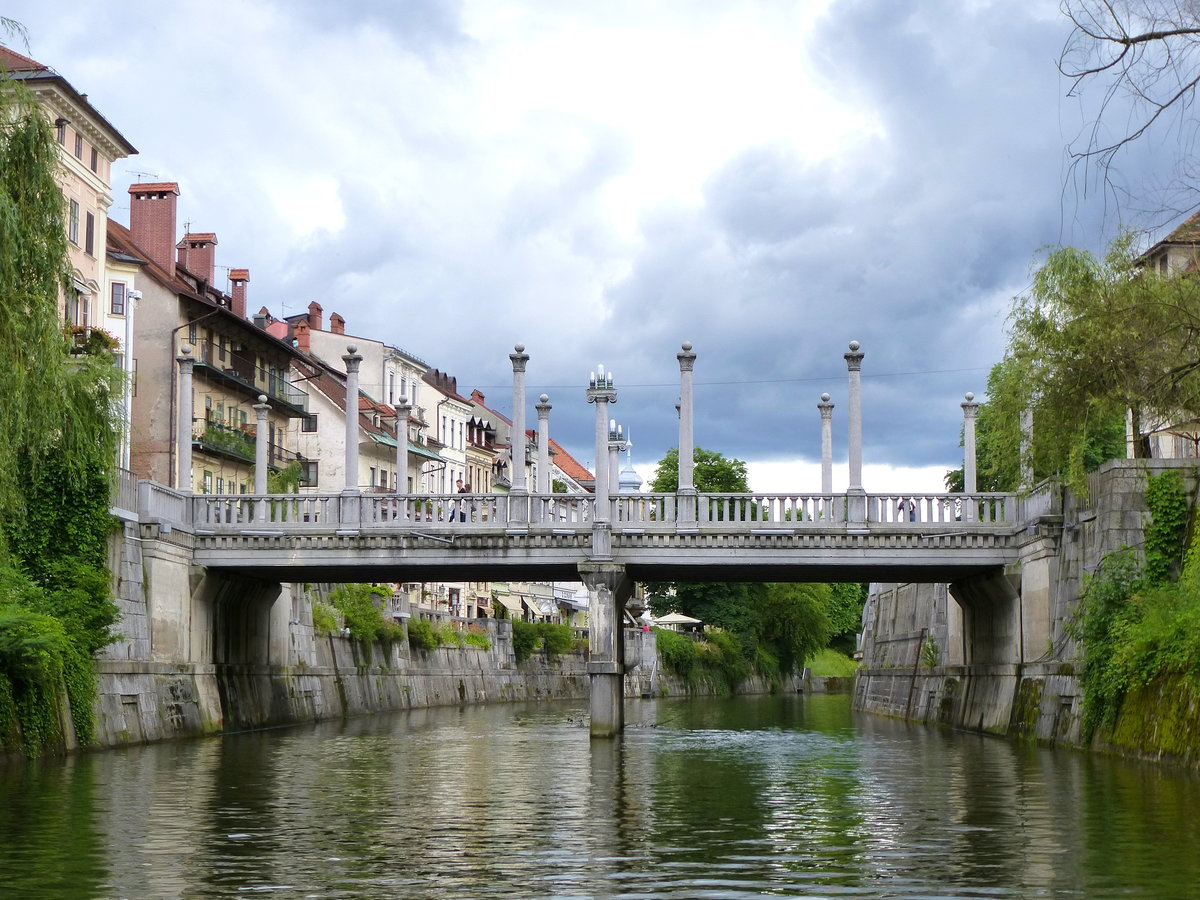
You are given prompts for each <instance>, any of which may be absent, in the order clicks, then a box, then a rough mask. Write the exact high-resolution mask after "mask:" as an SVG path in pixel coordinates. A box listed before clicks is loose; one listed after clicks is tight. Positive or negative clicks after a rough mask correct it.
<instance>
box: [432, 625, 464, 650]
mask: <svg viewBox="0 0 1200 900" xmlns="http://www.w3.org/2000/svg"><path fill="white" fill-rule="evenodd" d="M434 637H436V638H437V642H438V646H439V647H459V648H461V647H462V646H463V643H464V642H463V634H462V632H461V631H459V630H458V629H457V628H455V627H454V626H453V625H451V624H450V623H449V622H447V623H446V624H445V625H443V626H441V627H440V628H438V629H437V630H436V631H435V633H434Z"/></svg>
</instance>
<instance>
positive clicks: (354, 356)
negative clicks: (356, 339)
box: [342, 344, 363, 375]
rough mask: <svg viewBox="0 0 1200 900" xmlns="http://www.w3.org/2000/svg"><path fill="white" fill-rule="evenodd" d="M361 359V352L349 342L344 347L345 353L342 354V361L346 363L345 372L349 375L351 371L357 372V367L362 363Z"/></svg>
mask: <svg viewBox="0 0 1200 900" xmlns="http://www.w3.org/2000/svg"><path fill="white" fill-rule="evenodd" d="M362 361H363V358H362V354H360V353H359V352H358V348H357V347H356V346H354V345H353V344H350V345H349V346H348V347H347V348H346V353H345V354H344V355H343V356H342V362H344V363H345V364H346V374H347V375H349V374H350V373H351V372H357V371H358V367H359V366H360V365H362Z"/></svg>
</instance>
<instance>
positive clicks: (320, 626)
mask: <svg viewBox="0 0 1200 900" xmlns="http://www.w3.org/2000/svg"><path fill="white" fill-rule="evenodd" d="M312 619H313V629H314V630H315V631H316V632H317V634H334V633H336V632H337V631H339V630H340V628H341V626H340V625H338V612H337V609H336V608H335V607H333V606H330V605H329V604H328V603H322V602H321V601H319V600H318V601H316V602H315V603H313V605H312Z"/></svg>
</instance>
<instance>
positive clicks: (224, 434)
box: [192, 419, 308, 484]
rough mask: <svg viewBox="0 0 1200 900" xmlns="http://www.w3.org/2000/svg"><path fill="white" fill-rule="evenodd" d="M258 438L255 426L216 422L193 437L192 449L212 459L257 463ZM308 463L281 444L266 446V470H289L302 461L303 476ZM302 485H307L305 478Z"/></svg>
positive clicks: (212, 422) (207, 424)
mask: <svg viewBox="0 0 1200 900" xmlns="http://www.w3.org/2000/svg"><path fill="white" fill-rule="evenodd" d="M257 443H258V438H257V437H256V435H255V428H254V426H253V425H243V426H241V427H232V426H229V425H224V424H222V423H220V422H217V421H215V420H213V419H209V420H208V421H206V422H205V423H204V430H203V431H201V432H200V433H199V434H194V435H193V436H192V446H193V447H195V448H196V449H198V450H201V451H203V452H205V453H207V454H209V455H210V456H220V457H224V458H225V459H230V460H233V461H234V462H242V463H250V464H251V465H253V464H254V462H255V450H256V446H257ZM307 461H308V460H306V459H305V458H304V457H303V456H301V455H300V454H299V453H296V452H295V451H293V450H288V449H287V448H286V447H283V446H281V445H280V444H269V445H268V446H267V468H268V469H272V470H274V471H279V470H281V469H286V468H287V467H288V466H289V465H291V464H292V463H293V462H299V463H300V468H301V472H302V473H303V471H304V469H305V466H304V463H306V462H307ZM301 483H302V484H303V483H305V481H304V478H303V475H302V477H301Z"/></svg>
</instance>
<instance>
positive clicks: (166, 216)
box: [129, 181, 179, 278]
mask: <svg viewBox="0 0 1200 900" xmlns="http://www.w3.org/2000/svg"><path fill="white" fill-rule="evenodd" d="M178 196H179V185H178V184H176V183H175V182H173V181H165V182H160V183H156V184H131V185H130V186H129V231H130V232H131V233H132V234H133V242H134V243H135V244H137V245H138V247H140V248H141V249H142V250H145V251H146V255H147V256H149V257H150V259H151V260H152V261H153V262H156V263H158V265H160V266H162V268H164V269H166V270H167V274H168V275H170V276H171V277H172V278H174V277H175V254H174V253H173V252H172V251H173V250H174V249H175V205H176V202H177V201H176V198H177V197H178Z"/></svg>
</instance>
